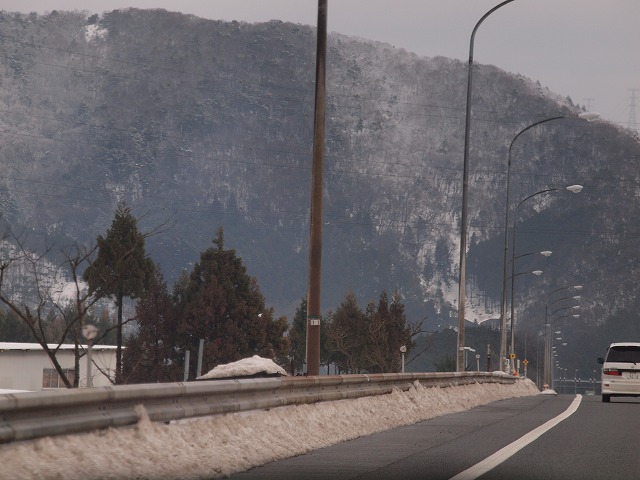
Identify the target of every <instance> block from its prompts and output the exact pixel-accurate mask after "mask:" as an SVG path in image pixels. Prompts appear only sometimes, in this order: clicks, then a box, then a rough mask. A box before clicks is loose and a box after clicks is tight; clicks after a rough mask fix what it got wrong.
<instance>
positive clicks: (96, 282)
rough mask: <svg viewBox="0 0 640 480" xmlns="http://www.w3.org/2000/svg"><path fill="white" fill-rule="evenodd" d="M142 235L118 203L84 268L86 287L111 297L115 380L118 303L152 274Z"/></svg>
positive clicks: (118, 377)
mask: <svg viewBox="0 0 640 480" xmlns="http://www.w3.org/2000/svg"><path fill="white" fill-rule="evenodd" d="M144 241H145V236H144V235H143V234H141V233H140V232H139V231H138V226H137V221H136V219H135V217H134V216H133V215H132V213H131V210H130V209H129V207H127V206H126V205H125V204H124V203H122V204H120V205H118V208H117V209H116V212H115V216H114V218H113V222H112V223H111V227H110V228H109V230H107V234H106V236H104V237H103V236H99V237H98V239H97V243H98V255H97V258H96V260H95V261H94V262H93V263H92V264H91V265H90V266H89V267H88V268H87V269H86V270H85V271H84V275H83V277H84V279H85V281H86V282H87V283H88V284H89V290H90V292H91V293H93V294H95V295H96V296H97V297H112V298H114V299H115V302H116V307H117V310H118V318H117V328H116V347H117V348H116V383H121V382H122V324H123V322H122V306H123V301H124V298H125V297H129V298H140V297H141V296H142V295H143V293H144V291H145V287H146V285H147V283H148V281H149V279H150V278H151V275H152V274H153V269H154V265H153V262H152V261H151V260H150V259H149V258H147V257H146V255H145V251H144Z"/></svg>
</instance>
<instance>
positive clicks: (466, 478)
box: [450, 394, 582, 480]
mask: <svg viewBox="0 0 640 480" xmlns="http://www.w3.org/2000/svg"><path fill="white" fill-rule="evenodd" d="M580 402H582V395H579V394H578V395H576V398H574V399H573V402H571V405H569V407H568V408H567V409H566V410H565V411H564V412H562V413H561V414H560V415H558V416H557V417H555V418H552V419H551V420H549V421H547V422H545V423H543V424H542V425H540V426H539V427H537V428H534V429H533V430H531V431H530V432H529V433H527V434H526V435H523V436H522V437H520V438H519V439H518V440H516V441H514V442H512V443H510V444H509V445H507V446H506V447H503V448H501V449H500V450H498V451H497V452H496V453H494V454H493V455H491V456H489V457H487V458H485V459H484V460H482V461H481V462H478V463H476V464H475V465H473V466H472V467H469V468H467V469H466V470H464V471H463V472H460V473H459V474H457V475H456V476H454V477H451V479H450V480H473V479H475V478H478V477H479V476H481V475H484V474H485V473H487V472H488V471H489V470H492V469H493V468H495V467H497V466H498V465H500V464H501V463H502V462H504V461H505V460H507V459H508V458H510V457H512V456H513V455H515V454H516V453H517V452H518V451H520V450H522V449H523V448H524V447H526V446H527V445H529V444H530V443H531V442H533V441H535V440H536V439H537V438H539V437H540V436H541V435H543V434H544V433H546V432H548V431H549V430H551V429H552V428H553V427H555V426H556V425H558V424H559V423H560V422H562V421H563V420H566V419H567V418H569V417H570V416H571V415H573V414H574V413H575V412H576V410H578V407H579V406H580Z"/></svg>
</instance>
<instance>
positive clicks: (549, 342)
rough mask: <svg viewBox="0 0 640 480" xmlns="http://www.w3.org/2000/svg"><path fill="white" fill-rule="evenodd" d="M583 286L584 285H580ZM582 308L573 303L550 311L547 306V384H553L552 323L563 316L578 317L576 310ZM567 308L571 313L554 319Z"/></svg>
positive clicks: (545, 366)
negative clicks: (554, 316)
mask: <svg viewBox="0 0 640 480" xmlns="http://www.w3.org/2000/svg"><path fill="white" fill-rule="evenodd" d="M580 288H582V287H580ZM579 309H580V305H573V306H571V307H564V308H558V309H556V310H554V311H553V312H551V313H549V306H548V305H547V306H545V327H546V341H545V357H544V383H545V384H546V385H551V365H552V363H551V362H552V358H551V356H552V350H551V346H552V339H551V333H552V332H551V327H552V324H553V323H554V322H557V321H558V320H562V319H563V318H568V317H573V318H578V317H580V315H579V314H576V313H573V312H575V311H576V310H579ZM566 310H571V312H572V313H571V314H566V315H563V316H561V317H558V318H555V319H553V320H552V317H553V315H555V314H556V313H558V312H564V311H566Z"/></svg>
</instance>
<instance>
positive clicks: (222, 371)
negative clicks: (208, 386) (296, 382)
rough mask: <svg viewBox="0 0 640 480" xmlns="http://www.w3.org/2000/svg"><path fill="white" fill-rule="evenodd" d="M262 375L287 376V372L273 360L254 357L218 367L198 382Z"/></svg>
mask: <svg viewBox="0 0 640 480" xmlns="http://www.w3.org/2000/svg"><path fill="white" fill-rule="evenodd" d="M260 373H266V374H269V375H278V374H279V375H282V376H283V377H284V376H287V372H286V371H285V370H284V369H283V368H282V367H281V366H280V365H278V364H276V363H275V362H274V361H273V360H271V359H268V358H262V357H260V356H258V355H254V356H253V357H251V358H243V359H242V360H238V361H237V362H232V363H227V364H225V365H218V366H217V367H215V368H214V369H213V370H210V371H209V372H208V373H206V374H204V375H201V376H199V377H198V378H197V380H209V379H213V378H230V377H245V376H251V375H257V374H260Z"/></svg>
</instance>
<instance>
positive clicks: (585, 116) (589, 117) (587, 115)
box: [578, 112, 600, 122]
mask: <svg viewBox="0 0 640 480" xmlns="http://www.w3.org/2000/svg"><path fill="white" fill-rule="evenodd" d="M578 118H581V119H582V120H586V121H587V122H593V121H594V120H597V119H599V118H600V114H599V113H598V112H582V113H579V114H578Z"/></svg>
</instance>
